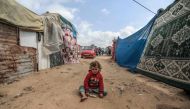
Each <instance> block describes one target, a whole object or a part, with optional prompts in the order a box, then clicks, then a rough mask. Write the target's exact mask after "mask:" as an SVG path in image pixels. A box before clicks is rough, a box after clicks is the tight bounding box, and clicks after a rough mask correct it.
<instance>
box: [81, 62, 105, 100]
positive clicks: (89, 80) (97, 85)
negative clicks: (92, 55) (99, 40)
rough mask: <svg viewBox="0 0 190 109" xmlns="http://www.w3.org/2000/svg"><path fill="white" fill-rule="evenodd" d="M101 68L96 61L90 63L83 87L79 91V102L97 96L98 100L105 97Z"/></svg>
mask: <svg viewBox="0 0 190 109" xmlns="http://www.w3.org/2000/svg"><path fill="white" fill-rule="evenodd" d="M101 69H102V67H101V65H100V63H99V62H98V61H93V62H91V63H90V67H89V71H88V74H87V75H86V78H85V80H84V86H80V88H79V91H80V95H81V102H82V101H84V100H86V99H87V98H88V96H91V97H96V95H94V94H98V95H99V97H100V98H103V97H104V96H106V95H107V92H105V91H104V83H103V77H102V75H101V73H100V71H101Z"/></svg>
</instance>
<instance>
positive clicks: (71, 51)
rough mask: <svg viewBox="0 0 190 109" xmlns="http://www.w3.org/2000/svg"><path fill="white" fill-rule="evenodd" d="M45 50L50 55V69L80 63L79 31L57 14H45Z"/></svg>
mask: <svg viewBox="0 0 190 109" xmlns="http://www.w3.org/2000/svg"><path fill="white" fill-rule="evenodd" d="M43 22H44V37H43V42H44V43H43V49H44V51H45V53H46V55H50V67H54V66H57V65H62V64H65V63H78V62H79V61H78V54H77V51H78V46H77V39H76V38H77V31H76V29H75V27H74V25H73V24H72V23H71V22H69V21H68V20H67V19H65V18H64V17H63V16H61V15H60V14H57V13H49V12H47V13H45V14H43Z"/></svg>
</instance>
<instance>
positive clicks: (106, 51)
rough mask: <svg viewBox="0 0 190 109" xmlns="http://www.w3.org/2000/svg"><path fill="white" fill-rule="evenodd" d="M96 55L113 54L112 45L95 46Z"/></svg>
mask: <svg viewBox="0 0 190 109" xmlns="http://www.w3.org/2000/svg"><path fill="white" fill-rule="evenodd" d="M95 52H96V56H101V55H104V54H106V55H109V56H110V55H111V47H106V48H100V47H97V48H95Z"/></svg>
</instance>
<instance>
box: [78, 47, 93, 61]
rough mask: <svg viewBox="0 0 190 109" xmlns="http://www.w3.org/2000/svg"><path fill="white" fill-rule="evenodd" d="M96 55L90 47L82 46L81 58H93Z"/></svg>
mask: <svg viewBox="0 0 190 109" xmlns="http://www.w3.org/2000/svg"><path fill="white" fill-rule="evenodd" d="M95 57H96V53H95V51H94V48H92V47H91V46H83V47H82V52H81V58H95Z"/></svg>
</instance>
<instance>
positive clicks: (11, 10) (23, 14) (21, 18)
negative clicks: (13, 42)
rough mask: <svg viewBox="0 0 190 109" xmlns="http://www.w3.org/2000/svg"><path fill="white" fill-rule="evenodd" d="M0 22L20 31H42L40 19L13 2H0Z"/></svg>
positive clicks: (5, 0)
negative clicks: (14, 26)
mask: <svg viewBox="0 0 190 109" xmlns="http://www.w3.org/2000/svg"><path fill="white" fill-rule="evenodd" d="M0 20H1V21H4V22H7V23H11V24H14V25H16V26H18V27H19V28H21V29H27V30H34V31H43V23H42V18H41V17H40V16H39V15H37V14H35V13H34V12H32V11H30V10H29V9H27V8H25V7H24V6H22V5H20V4H19V3H17V2H16V1H15V0H0Z"/></svg>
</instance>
